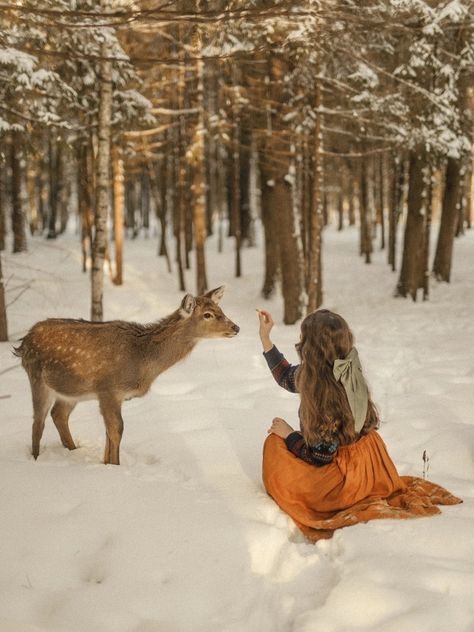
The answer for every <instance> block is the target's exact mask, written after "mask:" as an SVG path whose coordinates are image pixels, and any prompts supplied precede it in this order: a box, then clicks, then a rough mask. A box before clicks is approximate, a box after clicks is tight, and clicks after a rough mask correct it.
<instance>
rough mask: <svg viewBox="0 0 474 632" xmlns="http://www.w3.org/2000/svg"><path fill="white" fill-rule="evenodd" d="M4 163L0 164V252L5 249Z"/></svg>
mask: <svg viewBox="0 0 474 632" xmlns="http://www.w3.org/2000/svg"><path fill="white" fill-rule="evenodd" d="M4 175H5V173H4V169H3V165H0V252H1V251H2V250H5V237H6V224H5V179H4Z"/></svg>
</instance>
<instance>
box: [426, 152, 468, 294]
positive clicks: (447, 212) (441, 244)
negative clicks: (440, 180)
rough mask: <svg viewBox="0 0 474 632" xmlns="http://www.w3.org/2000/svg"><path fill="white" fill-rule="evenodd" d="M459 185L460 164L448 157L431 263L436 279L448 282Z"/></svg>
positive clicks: (456, 217)
mask: <svg viewBox="0 0 474 632" xmlns="http://www.w3.org/2000/svg"><path fill="white" fill-rule="evenodd" d="M460 186H461V164H460V161H459V160H455V159H454V158H448V162H447V165H446V174H445V189H444V196H443V207H442V211H441V222H440V226H439V233H438V241H437V244H436V252H435V258H434V263H433V273H434V275H435V277H436V279H437V280H438V281H446V282H448V283H449V281H450V279H451V265H452V259H453V247H454V235H455V231H456V223H457V219H458V211H457V204H458V200H459V190H460Z"/></svg>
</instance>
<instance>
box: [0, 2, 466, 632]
mask: <svg viewBox="0 0 474 632" xmlns="http://www.w3.org/2000/svg"><path fill="white" fill-rule="evenodd" d="M473 113H474V3H473V2H472V0H441V1H434V0H433V1H431V0H368V1H364V0H361V1H359V0H357V1H355V0H354V1H353V0H327V1H326V0H319V1H318V0H291V1H290V0H273V1H271V2H270V1H268V2H267V1H265V0H262V1H261V0H252V1H247V2H241V1H240V0H233V1H231V2H221V1H219V0H216V1H214V0H208V1H204V0H189V1H188V0H183V1H174V2H169V1H167V0H136V1H135V2H132V1H129V0H101V1H99V0H97V1H93V0H3V1H2V0H0V341H4V342H2V343H1V344H0V507H1V513H2V517H1V519H0V632H45V631H47V632H85V631H87V632H290V631H291V632H318V631H319V630H322V629H324V630H327V631H328V632H348V631H351V632H352V630H363V631H364V632H369V631H376V632H413V630H417V632H446V631H447V630H456V631H457V632H471V630H472V629H473V626H474V610H473V606H472V604H474V594H473V586H474V565H473V560H474V548H473V547H474V541H473V539H472V521H473V519H474V509H473V508H474V501H473V499H474V486H473V481H474V462H473V458H472V446H473V414H472V411H473V410H474V365H473V361H472V350H471V348H472V340H474V320H473V318H472V314H473V312H474V277H473V275H472V271H473V264H474V254H473V246H474V233H473V231H472V220H473V208H472V200H473V194H474V190H473V179H472V172H473V140H474V135H473ZM2 268H3V272H2ZM222 283H225V284H227V289H226V292H225V295H224V298H223V301H222V307H223V310H224V312H225V313H226V314H227V315H228V316H229V318H231V319H232V320H234V321H235V322H237V323H238V324H239V326H240V328H241V330H240V333H239V335H238V336H237V337H236V338H235V339H232V340H220V341H218V340H216V341H210V340H208V341H203V342H202V344H200V345H199V346H198V347H197V348H196V350H195V351H193V353H192V354H191V356H190V358H189V359H188V360H186V361H185V362H183V363H181V364H179V365H177V366H176V367H173V368H172V369H170V370H168V371H166V372H165V373H164V374H163V375H162V376H160V377H159V379H158V380H156V383H155V384H154V385H153V387H152V389H151V390H150V392H149V393H148V395H147V396H146V397H143V398H136V399H134V400H132V401H130V402H128V403H126V404H125V405H124V410H123V416H124V421H125V434H124V441H123V442H122V447H121V459H122V460H121V465H120V467H114V466H105V465H103V463H102V462H101V461H102V452H103V445H104V437H103V435H104V431H103V423H102V420H101V418H100V414H99V411H98V409H97V402H84V403H81V404H80V405H79V406H78V407H77V411H76V410H75V411H74V413H73V419H72V423H71V430H72V434H73V436H74V437H75V441H76V444H77V446H78V449H76V450H74V451H71V452H69V451H68V450H66V449H65V448H63V446H62V445H61V444H60V441H59V437H58V435H57V433H56V431H55V429H54V426H53V423H52V421H51V420H50V419H49V420H48V421H47V423H46V428H45V433H44V436H43V440H42V444H41V452H40V456H39V458H38V460H36V461H35V460H34V459H33V458H32V456H31V445H30V438H31V434H30V428H31V415H32V410H31V397H30V390H29V385H28V378H27V376H26V374H25V372H24V371H23V370H22V368H21V365H20V362H19V361H18V360H17V359H16V358H14V357H13V356H12V354H11V348H12V344H15V342H16V341H17V340H18V339H19V338H20V337H21V336H24V334H25V333H26V331H28V329H29V328H30V327H31V326H32V325H33V324H34V323H35V322H37V321H38V320H42V319H45V318H49V317H71V318H87V319H89V318H90V319H92V320H112V319H125V320H131V321H138V322H152V321H154V320H157V319H159V318H162V317H164V316H166V315H168V314H169V313H171V312H172V311H174V310H175V309H176V308H177V307H178V305H179V304H180V301H181V299H182V297H183V294H184V292H190V293H193V294H200V293H202V292H204V291H205V290H206V289H211V288H213V287H216V286H218V285H221V284H222ZM320 305H322V306H324V307H328V308H330V309H334V310H335V311H338V312H340V313H341V314H342V315H343V316H344V317H346V318H347V320H348V322H349V324H350V325H351V326H352V327H353V329H354V332H355V335H356V340H357V346H358V349H359V351H360V353H361V358H362V360H363V364H364V371H366V373H367V376H368V381H369V383H370V386H371V390H372V392H373V394H374V399H375V401H376V403H377V405H378V407H379V410H380V412H381V419H382V424H381V428H380V432H381V434H382V436H383V438H384V440H386V441H387V444H388V447H389V451H390V454H391V455H392V456H393V459H394V461H395V463H396V465H397V467H398V469H399V471H400V473H401V474H413V475H417V476H428V477H430V478H432V480H433V481H434V482H436V483H439V484H441V485H443V486H445V487H447V488H448V489H449V490H450V491H451V492H452V493H454V494H455V495H456V496H459V497H461V498H462V499H463V500H464V503H463V504H462V505H459V506H456V507H450V508H446V509H445V510H444V511H443V513H442V514H441V515H440V516H435V517H433V518H429V519H426V520H424V519H422V520H412V521H392V520H380V521H373V522H371V523H368V524H366V525H358V526H355V527H350V528H348V529H343V530H342V531H339V532H337V533H336V534H335V536H334V538H333V539H332V540H328V541H324V542H320V543H318V544H317V545H312V544H309V543H308V542H306V541H305V540H304V538H303V537H302V536H301V534H300V533H299V532H298V530H297V529H296V528H295V527H294V525H293V523H292V521H291V520H290V519H289V518H288V517H287V516H285V514H283V513H282V512H281V511H280V510H279V509H278V507H277V506H276V505H275V503H274V502H273V501H272V500H271V499H270V498H269V497H268V496H267V495H266V493H265V491H264V489H263V487H262V483H261V471H260V468H261V446H262V443H263V440H264V438H265V436H266V430H267V428H268V426H269V423H270V421H271V418H272V417H273V416H277V415H278V416H283V417H285V418H286V419H288V421H289V422H290V423H293V424H294V425H296V424H297V423H298V422H297V407H298V401H297V399H294V398H292V397H291V396H290V394H288V393H286V392H284V391H282V389H278V388H277V386H276V385H275V384H274V383H273V382H272V378H271V376H270V375H269V373H268V370H267V368H266V366H265V363H264V360H263V358H262V356H261V349H260V344H259V340H258V333H257V329H258V326H257V319H256V316H255V308H256V307H259V308H267V309H269V310H270V311H271V312H272V314H273V315H274V316H275V320H276V323H277V325H276V327H275V330H274V334H275V335H274V339H275V342H276V343H277V344H278V346H279V347H280V348H281V350H282V351H284V352H285V353H286V354H287V356H288V359H289V360H290V361H296V353H295V351H294V347H293V345H294V343H295V342H296V341H297V340H298V336H299V322H300V320H301V318H302V317H303V316H304V315H305V314H306V313H307V312H309V311H312V310H314V309H315V308H317V307H318V306H320ZM104 352H107V350H104ZM394 523H396V524H394Z"/></svg>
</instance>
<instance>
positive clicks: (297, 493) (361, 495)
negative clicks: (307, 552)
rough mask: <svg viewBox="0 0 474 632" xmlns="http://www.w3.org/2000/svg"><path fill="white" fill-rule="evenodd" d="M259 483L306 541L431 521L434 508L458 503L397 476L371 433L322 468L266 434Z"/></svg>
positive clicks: (420, 483)
mask: <svg viewBox="0 0 474 632" xmlns="http://www.w3.org/2000/svg"><path fill="white" fill-rule="evenodd" d="M263 482H264V485H265V489H266V490H267V492H268V494H269V495H270V496H271V497H272V498H273V499H274V500H275V501H276V502H277V503H278V505H279V506H280V507H281V509H283V511H285V512H286V513H287V514H288V515H290V516H291V517H292V518H293V520H294V521H295V522H296V524H297V525H298V527H299V528H300V529H301V531H303V533H304V535H305V536H306V537H307V538H309V539H310V540H312V541H316V540H320V539H321V538H330V537H331V536H332V535H333V533H334V530H335V529H341V528H342V527H348V526H350V525H353V524H357V523H359V522H367V521H368V520H376V519H381V518H417V517H420V516H432V515H434V514H438V513H440V510H439V509H438V507H437V505H456V504H457V503H461V502H462V500H460V499H459V498H456V497H455V496H453V495H452V494H450V493H449V492H448V491H447V490H446V489H443V488H442V487H440V486H439V485H435V484H434V483H430V482H429V481H426V480H423V479H421V478H416V477H413V476H399V475H398V472H397V470H396V468H395V465H394V464H393V462H392V459H391V458H390V457H389V455H388V452H387V448H386V447H385V443H384V442H383V440H382V438H381V437H380V435H379V434H378V432H375V431H372V432H370V433H369V434H368V435H365V436H364V437H362V438H361V439H359V441H357V442H356V443H353V444H351V445H347V446H340V447H339V448H338V451H337V454H336V456H335V457H334V460H333V462H332V463H331V464H329V465H324V466H323V467H316V466H314V465H311V464H309V463H306V462H305V461H303V460H302V459H299V458H298V457H296V456H295V455H294V454H293V453H292V452H290V450H288V448H287V447H286V444H285V442H284V441H283V439H281V438H280V437H278V436H277V435H275V434H271V435H269V436H268V438H267V440H266V441H265V445H264V449H263Z"/></svg>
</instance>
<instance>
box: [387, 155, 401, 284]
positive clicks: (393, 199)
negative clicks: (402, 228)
mask: <svg viewBox="0 0 474 632" xmlns="http://www.w3.org/2000/svg"><path fill="white" fill-rule="evenodd" d="M404 186H405V164H404V162H403V160H401V159H400V158H397V157H394V158H393V162H392V179H391V188H390V199H389V218H388V258H387V260H388V264H389V265H390V266H391V268H392V271H393V272H395V270H396V269H397V261H396V259H397V256H396V255H397V227H398V220H399V218H400V216H401V214H402V211H403V190H404Z"/></svg>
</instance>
